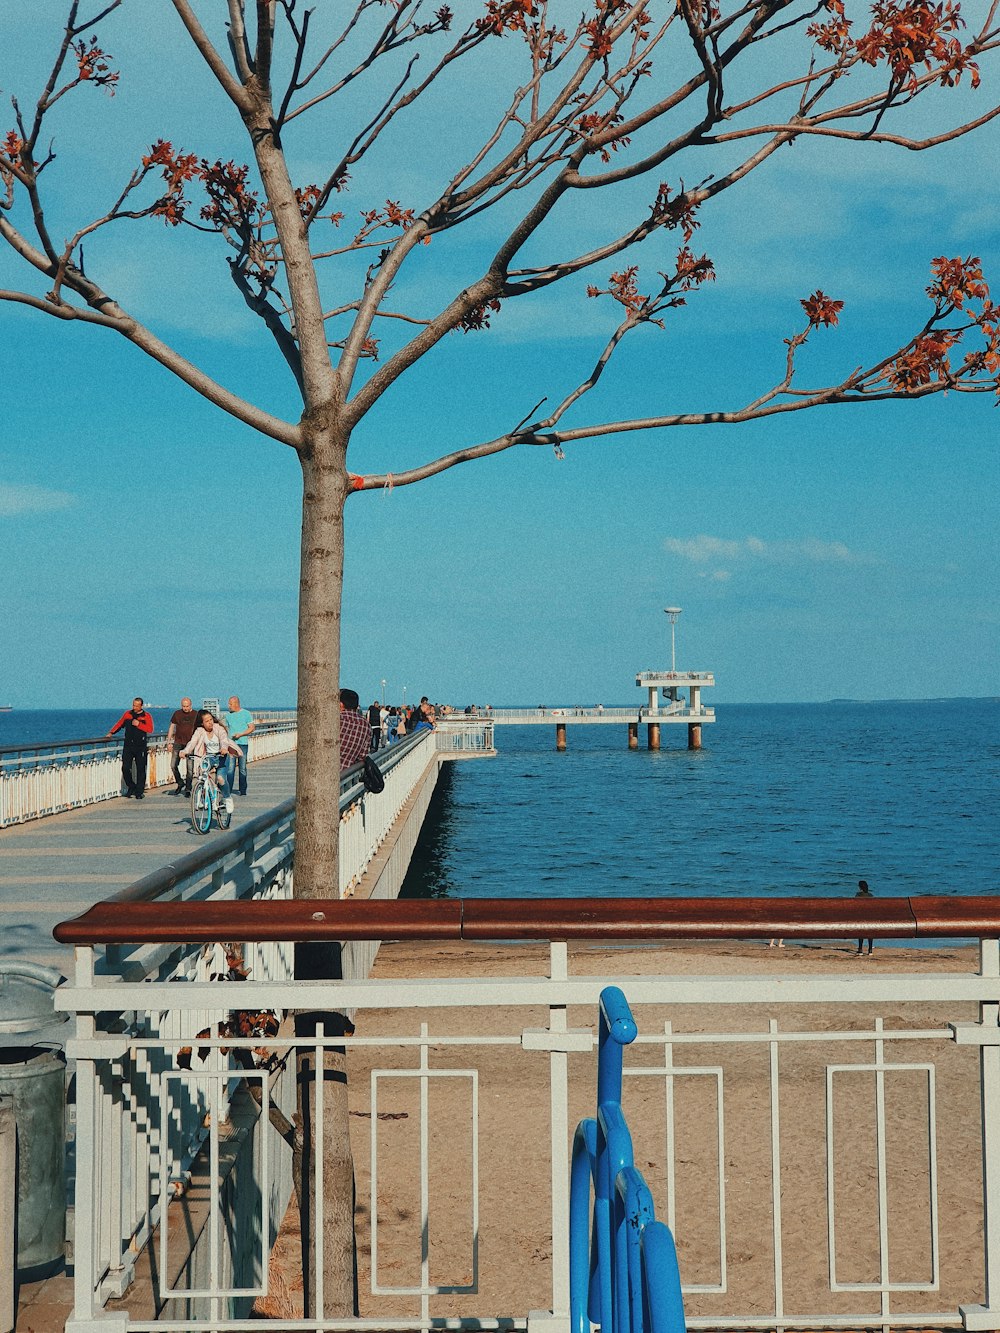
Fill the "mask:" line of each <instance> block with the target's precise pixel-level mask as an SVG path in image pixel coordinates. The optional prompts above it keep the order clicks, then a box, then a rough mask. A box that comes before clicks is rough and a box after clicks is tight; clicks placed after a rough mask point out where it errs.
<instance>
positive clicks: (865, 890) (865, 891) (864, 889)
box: [854, 879, 875, 956]
mask: <svg viewBox="0 0 1000 1333" xmlns="http://www.w3.org/2000/svg"><path fill="white" fill-rule="evenodd" d="M854 896H855V898H874V896H875V895H874V894H873V893H872V891H871V889H870V888H869V887H868V881H867V880H866V879H859V880H858V891H857V893H856V894H855V895H854ZM864 942H865V940H864V938H862V939H860V940H858V955H859V956H860V954H861V952H862V948H861V946H862V945H863V944H864ZM874 948H875V941H874V940H869V941H868V952H869V953H871V951H872V950H873V949H874Z"/></svg>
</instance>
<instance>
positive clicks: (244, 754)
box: [223, 694, 254, 796]
mask: <svg viewBox="0 0 1000 1333" xmlns="http://www.w3.org/2000/svg"><path fill="white" fill-rule="evenodd" d="M223 721H224V722H225V724H226V730H227V731H228V732H229V738H230V740H233V741H235V742H236V745H237V748H238V749H239V752H240V753H239V758H238V759H237V761H236V762H237V764H238V765H239V773H238V782H237V789H238V791H239V793H240V795H241V796H246V794H247V760H248V759H249V757H250V737H251V735H252V734H253V729H254V720H253V713H251V712H250V709H249V708H243V707H242V706H241V704H240V699H239V695H238V694H234V695H231V696H230V699H229V712H228V713H226V715H225V717H224V718H223Z"/></svg>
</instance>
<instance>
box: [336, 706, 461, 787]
mask: <svg viewBox="0 0 1000 1333" xmlns="http://www.w3.org/2000/svg"><path fill="white" fill-rule="evenodd" d="M445 711H448V710H447V709H445ZM437 712H438V710H437V708H436V707H435V705H434V704H432V703H431V702H430V701H429V699H428V698H427V695H426V694H425V695H424V696H423V697H422V698H421V700H420V702H419V704H411V705H410V706H409V707H408V708H407V707H405V706H403V707H398V706H397V705H395V704H393V705H391V706H388V707H387V706H386V705H385V704H384V703H380V702H379V700H378V699H375V700H373V701H372V703H371V705H370V706H369V708H368V711H367V712H366V713H363V712H362V711H361V699H360V696H359V695H358V692H357V690H350V689H343V690H341V691H340V771H341V772H342V773H343V772H344V771H345V770H346V769H348V768H353V767H354V765H355V764H360V762H361V760H362V759H364V757H365V755H366V754H372V753H374V752H375V751H376V750H381V749H384V748H385V747H386V746H388V745H392V744H393V742H395V741H399V740H402V739H403V737H404V736H408V735H410V734H411V733H412V732H415V731H431V730H433V728H434V727H435V725H436V723H437Z"/></svg>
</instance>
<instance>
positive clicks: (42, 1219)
mask: <svg viewBox="0 0 1000 1333" xmlns="http://www.w3.org/2000/svg"><path fill="white" fill-rule="evenodd" d="M61 980H62V977H61V975H60V974H59V972H57V971H56V969H55V968H53V967H43V966H42V965H41V964H39V963H27V962H24V963H22V962H17V961H11V962H6V963H0V1096H2V1097H9V1098H10V1099H11V1101H12V1103H13V1110H14V1125H15V1129H16V1138H17V1199H16V1212H15V1217H16V1236H17V1254H16V1256H12V1255H8V1254H0V1269H2V1268H4V1267H6V1265H7V1264H8V1263H9V1262H10V1261H11V1259H13V1260H14V1262H13V1264H12V1265H11V1267H12V1268H14V1269H15V1270H16V1272H17V1276H18V1278H19V1279H20V1280H21V1281H28V1282H30V1281H37V1280H38V1279H39V1278H43V1277H47V1276H48V1275H49V1274H50V1273H52V1272H54V1271H55V1270H56V1269H57V1268H59V1267H60V1265H61V1264H62V1262H63V1258H64V1254H65V1237H66V1176H65V1154H66V1146H65V1140H66V1057H65V1055H64V1053H63V1051H62V1049H61V1048H60V1046H59V1044H58V1042H55V1041H51V1040H48V1041H47V1040H45V1039H46V1038H51V1037H52V1036H54V1034H55V1032H56V1030H57V1028H56V1025H57V1024H58V1023H63V1022H65V1021H66V1018H67V1015H66V1014H56V1013H54V1011H53V1008H52V996H53V992H54V991H55V988H56V986H58V985H59V982H60V981H61Z"/></svg>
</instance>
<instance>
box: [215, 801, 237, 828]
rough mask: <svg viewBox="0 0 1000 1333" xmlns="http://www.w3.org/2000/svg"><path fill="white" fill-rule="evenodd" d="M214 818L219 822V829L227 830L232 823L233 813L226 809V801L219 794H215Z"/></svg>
mask: <svg viewBox="0 0 1000 1333" xmlns="http://www.w3.org/2000/svg"><path fill="white" fill-rule="evenodd" d="M215 817H216V819H217V820H218V821H219V828H228V827H229V825H230V824H231V823H232V819H233V812H232V810H227V809H226V800H225V797H224V796H223V795H222V793H221V792H216V793H215Z"/></svg>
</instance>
